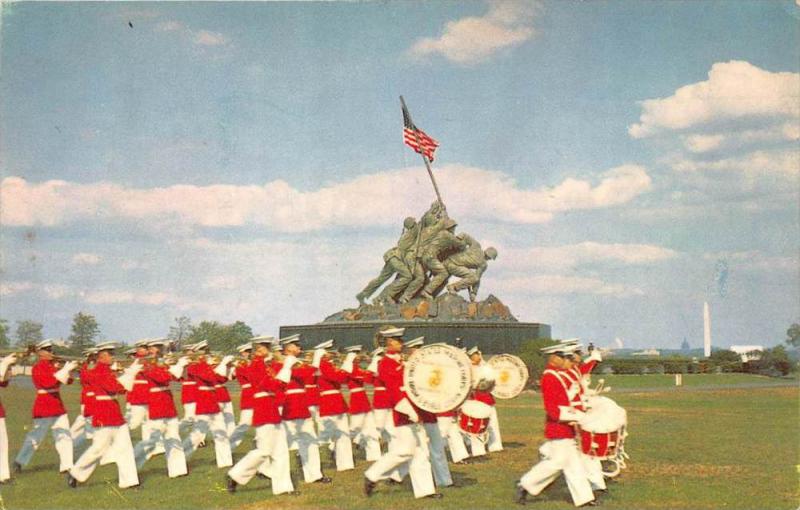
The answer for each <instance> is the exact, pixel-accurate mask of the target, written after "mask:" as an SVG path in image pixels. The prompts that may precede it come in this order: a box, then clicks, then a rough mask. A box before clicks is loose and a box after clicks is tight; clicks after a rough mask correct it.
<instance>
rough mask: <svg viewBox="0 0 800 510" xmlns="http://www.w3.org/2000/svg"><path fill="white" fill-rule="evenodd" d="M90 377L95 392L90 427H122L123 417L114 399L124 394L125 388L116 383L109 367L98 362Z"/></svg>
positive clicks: (115, 377) (115, 378)
mask: <svg viewBox="0 0 800 510" xmlns="http://www.w3.org/2000/svg"><path fill="white" fill-rule="evenodd" d="M90 377H91V380H92V386H94V391H95V396H94V399H95V402H94V408H93V409H92V426H94V427H119V426H120V425H124V424H125V417H123V416H122V413H121V412H120V410H119V403H118V402H117V399H116V398H115V397H116V396H117V395H118V394H120V393H125V388H123V386H122V385H121V384H120V383H119V381H117V376H116V375H115V374H114V372H112V371H111V365H109V364H107V363H99V362H98V363H97V364H96V365H95V367H94V368H93V369H92V373H91V376H90Z"/></svg>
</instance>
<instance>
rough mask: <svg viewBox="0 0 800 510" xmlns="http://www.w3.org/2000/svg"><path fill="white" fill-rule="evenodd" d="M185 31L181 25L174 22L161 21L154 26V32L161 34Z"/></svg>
mask: <svg viewBox="0 0 800 510" xmlns="http://www.w3.org/2000/svg"><path fill="white" fill-rule="evenodd" d="M185 29H186V27H185V26H184V25H183V23H180V22H178V21H174V20H169V21H162V22H160V23H159V24H157V25H156V30H159V31H161V32H177V31H181V30H185Z"/></svg>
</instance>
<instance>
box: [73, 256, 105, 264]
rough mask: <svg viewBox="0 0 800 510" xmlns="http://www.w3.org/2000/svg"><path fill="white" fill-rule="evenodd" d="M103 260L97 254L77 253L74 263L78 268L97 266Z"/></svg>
mask: <svg viewBox="0 0 800 510" xmlns="http://www.w3.org/2000/svg"><path fill="white" fill-rule="evenodd" d="M101 260H102V258H101V257H100V255H98V254H96V253H76V254H75V255H73V256H72V263H73V264H75V265H78V266H96V265H97V264H99V263H100V261H101Z"/></svg>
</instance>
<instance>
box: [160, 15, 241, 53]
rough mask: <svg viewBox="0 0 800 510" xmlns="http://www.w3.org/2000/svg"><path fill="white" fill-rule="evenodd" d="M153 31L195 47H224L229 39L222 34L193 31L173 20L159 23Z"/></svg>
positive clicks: (208, 31) (209, 31)
mask: <svg viewBox="0 0 800 510" xmlns="http://www.w3.org/2000/svg"><path fill="white" fill-rule="evenodd" d="M155 30H156V31H159V32H169V33H173V34H176V35H178V36H180V37H183V38H185V39H186V40H188V41H190V42H191V43H192V44H194V45H196V46H205V47H209V46H225V45H227V44H229V43H230V39H229V38H228V37H226V36H225V35H224V34H221V33H219V32H212V31H211V30H194V29H192V28H191V27H189V26H187V25H185V24H184V23H181V22H180V21H175V20H166V21H161V22H159V23H157V24H156V26H155Z"/></svg>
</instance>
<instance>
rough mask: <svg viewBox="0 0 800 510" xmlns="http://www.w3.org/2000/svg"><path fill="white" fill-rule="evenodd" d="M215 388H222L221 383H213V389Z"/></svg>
mask: <svg viewBox="0 0 800 510" xmlns="http://www.w3.org/2000/svg"><path fill="white" fill-rule="evenodd" d="M217 388H222V385H221V384H215V385H214V389H217Z"/></svg>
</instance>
